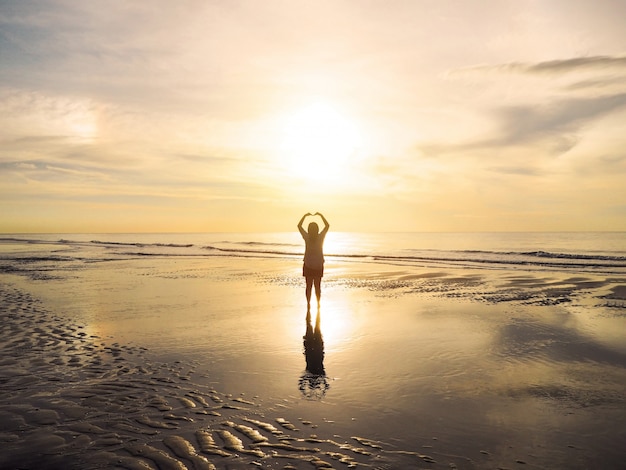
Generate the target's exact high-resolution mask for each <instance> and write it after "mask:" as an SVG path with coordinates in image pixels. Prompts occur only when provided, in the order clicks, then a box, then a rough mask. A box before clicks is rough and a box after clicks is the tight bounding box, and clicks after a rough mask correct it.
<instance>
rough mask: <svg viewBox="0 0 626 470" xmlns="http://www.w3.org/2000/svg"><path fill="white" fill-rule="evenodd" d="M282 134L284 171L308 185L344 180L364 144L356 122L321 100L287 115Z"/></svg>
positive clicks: (281, 150)
mask: <svg viewBox="0 0 626 470" xmlns="http://www.w3.org/2000/svg"><path fill="white" fill-rule="evenodd" d="M280 132H281V136H282V142H281V145H280V154H281V162H282V164H284V166H285V170H286V171H287V172H288V173H289V174H291V175H292V176H296V177H299V178H300V179H303V180H305V181H309V182H323V181H333V180H337V179H340V178H341V177H343V176H344V172H345V171H346V168H347V167H348V165H349V163H350V160H351V159H352V158H353V157H354V156H355V155H356V153H357V151H358V149H359V147H360V146H361V143H362V139H361V135H360V133H359V130H358V128H357V126H356V124H355V122H354V120H352V119H350V118H349V117H347V115H345V114H343V113H342V112H340V111H339V110H338V109H337V108H336V107H333V106H332V105H330V104H328V103H326V102H321V101H317V102H315V103H312V104H310V105H308V106H305V107H303V108H301V109H299V110H297V111H294V112H293V113H290V114H289V115H287V116H286V117H285V119H284V121H283V124H282V128H281V131H280Z"/></svg>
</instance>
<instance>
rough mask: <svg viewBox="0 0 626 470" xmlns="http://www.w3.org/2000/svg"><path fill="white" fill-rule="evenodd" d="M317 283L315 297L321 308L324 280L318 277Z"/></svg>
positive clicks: (315, 280)
mask: <svg viewBox="0 0 626 470" xmlns="http://www.w3.org/2000/svg"><path fill="white" fill-rule="evenodd" d="M314 282H315V296H316V297H317V308H318V309H319V308H320V299H321V298H322V278H321V277H316V278H315V279H314Z"/></svg>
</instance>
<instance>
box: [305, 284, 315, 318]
mask: <svg viewBox="0 0 626 470" xmlns="http://www.w3.org/2000/svg"><path fill="white" fill-rule="evenodd" d="M305 279H306V291H305V293H306V311H307V312H309V311H310V310H311V289H312V287H313V278H312V277H311V276H306V278H305Z"/></svg>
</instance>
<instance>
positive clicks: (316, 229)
mask: <svg viewBox="0 0 626 470" xmlns="http://www.w3.org/2000/svg"><path fill="white" fill-rule="evenodd" d="M307 232H308V233H309V235H317V234H319V233H320V228H319V227H318V225H317V224H316V223H315V222H311V223H310V224H309V229H308V230H307Z"/></svg>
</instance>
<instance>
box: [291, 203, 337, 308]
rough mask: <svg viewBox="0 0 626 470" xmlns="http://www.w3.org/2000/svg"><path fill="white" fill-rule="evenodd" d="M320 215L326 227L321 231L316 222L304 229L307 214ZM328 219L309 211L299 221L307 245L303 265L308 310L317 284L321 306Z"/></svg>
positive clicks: (318, 302) (316, 290)
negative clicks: (312, 292) (303, 224)
mask: <svg viewBox="0 0 626 470" xmlns="http://www.w3.org/2000/svg"><path fill="white" fill-rule="evenodd" d="M314 215H319V216H320V217H321V218H322V221H323V222H324V228H323V229H322V231H321V232H320V231H319V227H318V225H317V224H316V223H315V222H311V223H310V224H309V229H308V231H307V230H304V228H302V223H303V222H304V219H306V218H307V216H314ZM328 227H330V225H329V224H328V221H327V220H326V218H325V217H324V216H323V215H322V214H321V213H319V212H316V213H315V214H311V213H310V212H307V213H306V214H304V215H303V216H302V218H301V219H300V222H298V230H300V233H301V234H302V238H304V243H305V245H306V248H305V251H304V265H303V267H302V275H303V276H304V277H305V279H306V309H307V312H310V311H311V290H312V287H313V285H315V296H316V297H317V308H318V309H319V308H320V298H321V296H322V286H321V284H322V276H323V275H324V238H325V237H326V232H328Z"/></svg>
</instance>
